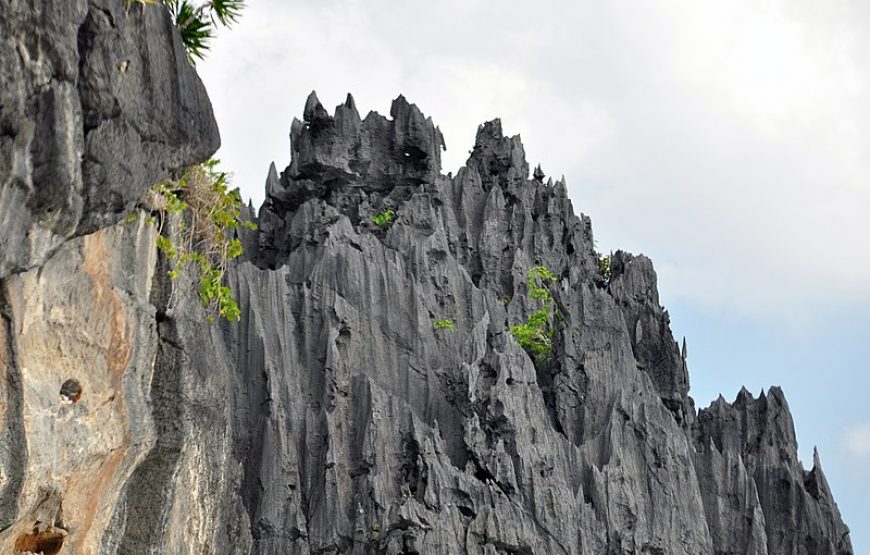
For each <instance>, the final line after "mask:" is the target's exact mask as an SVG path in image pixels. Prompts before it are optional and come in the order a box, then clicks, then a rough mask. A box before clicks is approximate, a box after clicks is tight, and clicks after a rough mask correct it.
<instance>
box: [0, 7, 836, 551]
mask: <svg viewBox="0 0 870 555" xmlns="http://www.w3.org/2000/svg"><path fill="white" fill-rule="evenodd" d="M134 4H135V5H133V6H132V7H129V6H127V5H126V2H125V1H124V0H87V1H86V0H0V75H2V81H3V82H2V88H0V226H2V230H3V232H2V234H0V372H2V376H0V378H2V379H0V434H2V438H0V552H2V553H15V552H24V550H25V548H27V549H29V550H31V551H32V550H33V549H37V548H38V549H42V550H44V551H45V552H46V553H52V552H54V553H57V552H59V553H75V554H124V555H128V554H163V553H165V554H191V555H192V554H198V555H199V554H248V553H252V554H269V555H273V554H274V555H279V554H280V555H287V554H314V553H320V554H327V553H354V554H364V553H385V554H400V553H404V554H413V553H416V554H421V555H425V554H463V553H470V554H521V555H530V554H585V555H616V554H648V555H671V554H686V555H698V554H710V555H738V554H739V555H828V554H830V555H835V554H836V555H845V554H851V553H852V548H851V545H850V541H849V535H848V528H847V527H846V526H845V525H844V523H843V522H842V520H841V517H840V514H839V512H838V510H837V507H836V504H835V503H834V500H833V498H832V495H831V492H830V489H829V487H828V484H827V482H826V480H825V477H824V474H823V472H822V469H821V466H820V463H819V458H818V456H816V457H815V460H814V461H813V465H812V468H811V469H810V470H805V469H804V467H803V466H802V464H801V462H800V461H799V460H798V457H797V444H796V440H795V433H794V428H793V424H792V419H791V415H790V413H789V409H788V405H787V403H786V400H785V397H784V396H783V393H782V391H780V390H779V389H778V388H776V387H773V388H770V389H769V390H768V391H767V392H766V393H762V394H761V395H760V396H759V397H755V396H753V395H752V394H750V393H749V392H747V391H745V390H743V391H741V392H740V393H739V395H738V396H737V398H736V400H735V401H734V402H733V403H728V402H726V401H725V400H724V399H722V398H720V399H719V400H717V401H715V402H713V403H712V404H711V405H710V406H709V407H708V408H706V409H701V410H697V409H696V408H695V406H694V402H693V400H692V399H691V397H689V395H688V390H689V377H688V369H687V364H686V350H685V345H683V346H679V345H678V344H677V343H676V342H675V341H674V338H673V337H672V334H671V331H670V328H669V317H668V314H667V312H666V311H665V310H664V309H663V308H662V307H661V305H660V304H659V299H658V294H657V290H656V274H655V271H654V270H653V266H652V263H651V261H650V260H649V259H647V258H645V257H644V256H632V255H630V254H627V253H622V252H618V253H616V254H615V255H614V257H613V261H612V265H611V272H610V275H609V276H605V275H604V274H603V273H602V271H601V268H600V267H599V262H598V256H597V254H596V252H595V250H594V246H593V239H592V228H591V222H590V220H589V219H588V218H587V217H585V216H582V215H581V216H578V215H576V214H575V212H574V210H573V208H572V203H571V201H570V200H569V198H568V196H567V192H566V186H565V182H564V180H563V179H560V180H558V181H556V182H552V181H551V180H550V179H547V178H546V176H545V175H543V172H542V171H537V172H535V173H534V176H533V177H531V178H530V172H529V167H528V165H527V163H526V160H525V156H524V152H523V146H522V144H521V142H520V140H519V137H505V136H504V135H503V134H502V129H501V125H500V123H499V122H498V121H497V120H496V121H491V122H488V123H485V124H484V125H482V126H481V127H480V128H479V130H478V133H477V138H476V141H475V144H474V148H473V150H472V152H471V154H470V156H469V159H468V162H467V163H466V165H465V167H463V168H462V169H461V170H459V172H458V173H457V175H455V176H451V175H447V176H445V175H443V174H442V173H441V167H440V153H441V151H442V149H443V147H444V142H443V139H442V137H441V134H440V132H439V130H438V128H437V127H436V126H435V125H434V124H433V122H432V121H431V120H430V119H428V118H426V117H424V116H423V115H422V113H421V112H420V110H419V109H418V108H417V107H416V106H414V105H413V104H411V103H409V102H408V101H407V100H405V99H404V98H403V97H401V96H400V97H399V98H397V99H396V100H395V101H394V102H393V104H392V108H391V111H390V117H389V118H387V117H384V116H381V115H378V114H376V113H369V114H368V115H367V116H366V117H365V118H361V117H360V114H359V113H358V111H357V108H356V106H355V105H354V101H353V99H352V98H351V97H348V99H347V101H346V102H345V103H344V104H342V105H341V106H338V107H337V108H336V109H335V111H334V114H332V115H330V113H329V112H328V111H327V110H325V109H324V108H323V107H322V106H321V104H320V102H319V101H318V100H317V98H316V96H315V95H313V94H312V95H311V97H309V99H308V101H307V103H306V105H305V108H304V113H303V116H302V118H301V119H300V120H297V121H294V122H293V123H292V126H291V143H292V147H291V148H292V161H291V162H290V165H289V166H288V167H287V168H286V169H285V170H284V171H283V172H281V173H280V174H279V172H278V171H277V170H276V168H275V167H274V166H272V168H270V169H269V171H268V175H267V179H266V200H265V203H264V204H263V206H262V207H261V208H260V209H259V211H258V212H257V213H254V211H253V209H249V210H247V211H246V212H248V213H247V214H246V217H248V218H251V219H253V220H255V221H256V223H257V224H258V229H257V230H256V231H248V230H245V231H243V232H241V233H242V237H241V238H242V240H243V243H244V245H245V249H246V253H245V255H244V257H243V258H242V259H240V260H238V261H236V262H234V264H233V265H232V266H231V268H230V269H229V272H228V275H229V283H230V285H231V287H232V289H233V291H234V294H235V295H236V298H237V299H238V302H239V305H240V308H241V311H242V318H241V321H240V322H238V323H232V322H218V323H216V324H212V325H210V324H208V323H207V322H206V320H205V317H204V314H203V311H202V309H201V307H200V306H199V301H198V300H197V299H196V295H195V293H193V292H191V291H189V290H186V289H184V286H183V284H181V283H179V284H173V282H170V280H169V279H168V278H167V277H166V269H167V266H166V261H165V260H164V259H163V257H162V256H159V255H158V251H157V249H156V247H155V241H156V235H157V230H156V229H155V227H154V226H152V225H150V224H149V223H148V221H147V220H146V218H143V217H139V218H137V219H135V221H132V222H131V221H130V219H128V218H126V217H125V216H127V215H128V214H131V213H135V212H136V211H137V210H141V208H137V206H140V204H139V203H140V201H141V199H142V198H143V195H144V194H145V192H146V190H147V189H148V187H149V186H150V185H152V184H154V183H156V182H159V181H161V180H163V179H166V178H167V177H170V176H172V175H177V172H178V171H179V170H181V169H182V168H184V167H186V166H189V165H191V164H196V163H199V162H201V161H203V160H205V159H206V158H208V157H209V156H210V155H211V154H212V153H213V152H214V151H215V150H216V149H217V147H218V145H219V142H220V141H219V136H218V132H217V126H216V123H215V121H214V118H213V116H212V111H211V106H210V103H209V100H208V97H207V95H206V93H205V90H204V88H203V86H202V84H201V82H200V81H199V79H198V77H197V76H196V73H195V71H194V69H193V67H192V66H191V65H190V64H189V63H188V61H187V59H186V57H185V53H184V50H183V47H182V45H181V43H180V41H179V38H178V36H177V32H176V31H175V30H174V28H173V26H172V23H171V21H170V19H169V17H168V15H167V14H166V13H165V12H164V10H162V9H160V8H159V6H157V7H155V6H143V5H138V3H134ZM264 173H265V172H264ZM576 200H578V201H580V202H582V198H581V199H576ZM387 208H391V209H393V211H394V214H395V219H394V221H393V222H392V223H389V224H387V225H376V224H375V223H374V222H373V219H372V218H373V216H374V215H376V214H379V213H383V212H384V211H385V210H386V209H387ZM536 265H544V266H546V267H547V268H549V269H550V270H552V272H553V273H554V274H555V275H556V277H557V280H556V282H555V283H554V284H553V287H552V292H553V296H554V298H555V305H556V307H557V308H558V311H559V313H560V315H561V323H560V324H559V325H558V326H557V330H556V333H555V335H554V344H555V350H554V354H553V356H552V357H551V358H550V359H549V360H548V361H539V362H538V363H537V364H536V363H535V361H534V360H533V359H532V358H531V357H530V356H529V355H528V354H527V353H526V352H525V351H524V350H523V349H522V348H521V347H520V346H519V345H518V344H517V342H516V341H515V340H514V338H513V337H512V335H511V334H510V333H509V332H508V328H509V327H510V326H511V325H512V324H516V323H518V322H521V321H523V320H525V318H526V317H527V316H528V315H529V313H530V312H531V311H532V310H534V308H535V304H534V301H532V300H530V299H529V297H528V291H527V289H526V287H525V285H524V282H525V281H526V272H527V271H528V270H529V269H530V268H532V267H533V266H536ZM182 281H183V280H182ZM173 287H175V290H174V291H173ZM445 319H449V320H452V322H453V323H454V329H452V330H451V329H435V327H434V326H433V323H434V322H435V321H438V320H445ZM68 380H75V382H69V381H68ZM62 387H63V389H64V392H65V393H64V396H61V395H60V394H59V392H60V391H61V388H62ZM78 395H80V398H78V400H77V401H76V402H72V399H73V398H75V397H78ZM28 542H29V543H28ZM39 542H42V543H39ZM28 546H30V547H28ZM33 546H35V547H33ZM52 550H55V551H52Z"/></svg>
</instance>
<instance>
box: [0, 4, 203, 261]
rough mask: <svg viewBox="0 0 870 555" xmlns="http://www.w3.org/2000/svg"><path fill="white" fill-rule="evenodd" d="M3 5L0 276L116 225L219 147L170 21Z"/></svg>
mask: <svg viewBox="0 0 870 555" xmlns="http://www.w3.org/2000/svg"><path fill="white" fill-rule="evenodd" d="M125 4H126V3H125V2H124V1H122V0H87V1H86V0H36V1H34V0H2V1H0V14H2V15H0V78H2V82H3V85H2V87H0V226H2V229H3V233H2V234H0V277H2V276H4V275H7V274H9V273H11V272H17V271H21V270H24V269H27V268H30V267H34V266H36V265H39V264H41V263H42V262H44V261H45V260H46V259H47V258H48V257H49V256H50V255H51V254H52V253H53V252H54V251H55V250H56V249H57V248H58V247H59V246H60V245H61V244H62V243H63V242H64V241H65V240H66V239H68V238H70V237H74V236H77V235H82V234H84V233H90V232H92V231H95V230H96V229H99V228H101V227H104V226H106V225H109V224H112V223H115V222H117V221H118V220H119V219H120V218H121V217H122V216H123V215H124V214H125V213H128V212H129V211H130V210H131V209H132V208H133V206H134V204H135V203H136V202H137V201H138V200H139V199H140V198H141V197H142V194H143V193H144V191H145V189H146V188H147V187H148V186H150V185H152V184H153V183H155V182H157V181H160V180H162V179H165V178H166V177H168V176H169V174H170V172H172V171H173V170H175V169H177V168H180V167H184V166H186V165H190V164H193V163H197V162H199V161H201V160H202V159H203V158H205V157H207V156H208V155H209V154H211V153H212V152H214V151H215V150H216V149H217V147H218V145H219V142H220V139H219V136H218V132H217V126H216V124H215V121H214V118H213V117H212V113H211V104H210V103H209V101H208V97H207V95H206V93H205V89H204V87H203V86H202V83H201V82H200V81H199V78H198V77H197V75H196V72H195V71H194V69H193V68H192V67H191V66H190V64H189V63H188V62H187V60H186V59H185V54H184V50H183V48H182V46H181V43H180V41H179V38H178V36H177V33H176V32H175V31H174V29H173V26H172V22H171V20H170V18H169V15H168V13H166V11H165V10H163V9H161V8H160V7H159V6H156V7H155V6H142V5H140V4H138V3H133V4H132V5H131V6H130V7H129V8H126V7H125Z"/></svg>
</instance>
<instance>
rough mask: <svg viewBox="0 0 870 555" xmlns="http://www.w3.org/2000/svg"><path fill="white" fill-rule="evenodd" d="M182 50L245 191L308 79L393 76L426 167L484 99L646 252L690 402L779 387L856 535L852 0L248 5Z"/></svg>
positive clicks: (855, 63)
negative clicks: (421, 130)
mask: <svg viewBox="0 0 870 555" xmlns="http://www.w3.org/2000/svg"><path fill="white" fill-rule="evenodd" d="M198 69H199V70H200V74H201V75H202V76H203V79H204V81H205V83H206V86H207V88H208V90H209V93H210V95H211V98H212V102H213V104H214V108H215V114H216V116H217V119H218V123H219V125H220V129H221V135H222V137H223V145H224V146H223V147H222V149H221V151H220V152H219V154H218V155H219V157H221V158H222V159H223V160H224V162H225V164H224V165H225V166H226V168H227V169H229V170H231V171H233V172H234V173H235V184H236V185H237V186H239V187H240V188H241V189H242V192H243V195H244V196H245V197H251V198H253V199H254V203H255V205H258V204H259V203H260V202H261V201H262V198H263V183H264V181H265V177H266V172H267V169H268V165H269V163H270V162H272V161H274V162H275V163H276V165H277V166H278V167H279V169H281V168H284V167H285V166H286V165H287V163H288V162H289V157H290V146H289V139H288V134H289V130H290V122H291V120H292V118H293V117H294V116H295V117H299V116H300V115H301V112H302V107H303V106H304V102H305V98H306V97H307V95H308V93H309V92H310V91H311V90H312V89H314V90H316V91H317V93H318V96H319V97H320V100H321V101H322V102H323V104H324V106H326V107H327V108H328V109H329V108H331V107H334V106H335V105H337V104H339V103H341V102H342V101H343V100H344V97H345V95H346V94H347V93H348V92H352V93H353V95H354V97H355V99H356V102H357V106H358V108H359V110H360V112H361V113H362V114H363V115H364V114H365V113H366V112H367V111H368V110H375V111H378V112H380V113H382V114H388V113H389V106H390V102H391V100H392V99H393V98H395V97H396V96H398V95H399V94H404V95H405V96H406V97H407V98H408V99H409V100H410V101H411V102H414V103H415V104H417V105H418V106H419V107H420V109H421V110H422V111H423V112H424V113H425V114H426V115H427V116H431V117H432V118H433V119H434V121H435V122H436V123H437V124H438V125H439V126H440V128H441V131H442V132H443V134H444V137H445V140H446V143H447V152H446V153H445V155H444V157H443V158H444V171H445V173H446V172H447V171H453V172H455V171H456V170H457V169H458V168H459V167H460V166H461V165H462V164H463V162H464V161H465V158H466V156H467V154H468V150H469V149H470V148H471V147H472V146H473V142H474V135H475V131H476V129H477V126H478V125H479V124H480V123H482V122H484V121H486V120H489V119H492V118H495V117H500V118H501V119H502V122H503V124H504V127H505V131H506V133H510V134H517V133H518V134H521V136H522V139H523V143H524V145H525V147H526V152H527V155H528V158H529V162H530V164H532V165H535V164H537V163H541V164H542V165H543V168H544V171H545V172H546V173H548V174H552V175H554V176H555V177H559V176H561V175H562V174H564V175H565V176H566V178H567V181H568V186H569V193H570V195H571V198H572V201H573V203H574V207H575V209H576V210H577V211H578V212H583V213H585V214H587V215H589V216H591V218H592V221H593V228H594V231H595V237H596V239H597V241H598V243H599V245H600V246H601V247H602V248H603V249H605V250H609V249H617V248H622V249H625V250H629V251H632V252H635V253H638V252H643V253H644V254H647V255H649V256H650V257H651V258H652V259H653V261H654V263H655V265H656V268H657V271H658V273H659V280H660V289H661V292H662V298H663V302H664V304H665V306H667V307H668V308H669V309H670V312H671V316H672V322H673V325H674V329H675V333H677V334H679V335H686V336H687V337H688V342H689V352H690V358H689V362H690V366H691V371H692V380H693V381H692V383H693V389H692V394H693V395H694V396H695V398H696V400H697V402H698V404H699V405H701V406H706V405H707V404H709V402H710V401H712V400H713V399H714V398H715V396H716V395H718V393H720V392H721V393H723V394H724V395H725V396H726V398H729V399H733V398H734V396H735V395H736V393H737V391H738V390H739V389H740V386H741V385H747V386H748V387H750V389H753V391H755V392H756V394H757V392H758V390H759V389H760V388H761V387H768V386H770V385H774V384H779V385H782V386H783V388H784V390H785V393H786V395H787V397H788V399H789V401H790V404H791V407H792V410H793V412H794V413H795V420H796V425H797V430H798V439H799V441H800V443H801V455H802V458H803V459H804V461H805V463H806V464H808V465H810V464H812V458H811V453H812V446H813V445H816V444H817V445H819V448H820V452H821V456H822V462H823V464H824V467H825V470H826V473H827V474H828V478H829V481H830V482H831V485H832V488H833V489H834V494H835V496H836V498H837V500H838V502H839V505H840V508H841V510H842V511H843V513H844V518H845V519H846V522H847V524H849V525H850V527H851V529H852V532H853V533H852V536H853V541H854V544H855V549H856V552H857V553H862V552H863V553H867V552H870V532H865V531H864V530H862V529H863V528H866V527H867V525H868V524H870V501H868V499H870V478H868V477H867V475H866V473H865V472H864V468H865V467H866V466H867V465H868V464H870V409H868V408H867V406H868V403H867V400H866V392H867V389H868V386H870V378H868V374H870V366H868V362H867V360H866V356H867V351H868V347H870V246H868V244H867V241H868V239H870V217H868V214H870V2H867V1H866V0H854V1H849V0H824V1H812V2H811V1H808V0H790V1H772V0H768V1H765V0H730V1H728V2H722V1H721V0H719V1H716V2H713V1H701V0H684V1H676V0H659V1H657V2H649V1H641V0H622V1H620V2H612V1H608V0H598V1H591V2H590V1H579V0H571V1H568V0H559V1H556V0H539V1H537V2H533V3H530V2H528V1H525V2H520V1H516V0H490V1H489V2H482V1H480V0H434V1H433V0H428V1H409V0H406V1H404V2H390V1H387V0H364V1H363V0H321V1H318V2H314V1H310V0H297V1H287V0H251V2H250V6H249V7H248V8H247V10H246V11H245V13H244V16H243V19H242V20H241V22H240V23H239V24H238V25H237V26H236V27H235V28H234V29H233V30H231V31H230V32H228V33H223V34H222V35H221V36H220V37H219V39H218V40H217V41H216V42H215V43H214V46H213V49H212V51H211V54H210V55H209V57H208V58H207V60H206V61H204V62H200V64H199V66H198Z"/></svg>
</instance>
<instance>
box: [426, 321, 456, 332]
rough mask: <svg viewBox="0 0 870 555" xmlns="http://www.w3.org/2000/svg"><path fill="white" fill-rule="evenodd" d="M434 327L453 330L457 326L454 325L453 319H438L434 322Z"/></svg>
mask: <svg viewBox="0 0 870 555" xmlns="http://www.w3.org/2000/svg"><path fill="white" fill-rule="evenodd" d="M432 327H433V328H435V329H436V330H448V331H453V329H454V328H455V327H456V326H454V324H453V320H438V321H436V322H435V323H434V324H432Z"/></svg>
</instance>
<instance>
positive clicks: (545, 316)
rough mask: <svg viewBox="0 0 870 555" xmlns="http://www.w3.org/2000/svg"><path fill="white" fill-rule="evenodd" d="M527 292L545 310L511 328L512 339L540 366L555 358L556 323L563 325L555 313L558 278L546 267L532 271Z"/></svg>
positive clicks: (540, 310)
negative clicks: (553, 286) (552, 290)
mask: <svg viewBox="0 0 870 555" xmlns="http://www.w3.org/2000/svg"><path fill="white" fill-rule="evenodd" d="M527 275H528V279H527V280H526V289H528V291H529V299H532V300H536V301H539V302H540V303H541V306H540V307H539V308H538V309H537V310H535V311H534V312H532V314H531V315H530V316H529V318H528V320H526V322H525V323H523V324H516V325H513V326H511V327H510V332H511V335H513V336H514V339H516V340H517V343H519V344H520V347H522V348H523V349H525V350H526V351H527V352H528V353H529V354H531V355H532V356H533V357H534V359H535V361H536V362H539V363H540V362H545V361H546V360H548V359H549V358H550V357H551V356H552V355H553V334H554V329H553V325H552V321H553V319H554V318H556V319H558V320H560V321H561V315H560V314H559V313H558V311H556V310H555V308H554V306H553V305H554V304H555V301H554V299H553V295H552V294H551V293H550V284H551V283H553V282H555V281H556V276H555V275H553V273H552V272H551V271H550V270H549V269H548V268H547V267H546V266H535V267H534V268H532V269H531V270H529V271H528V274H527Z"/></svg>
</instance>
